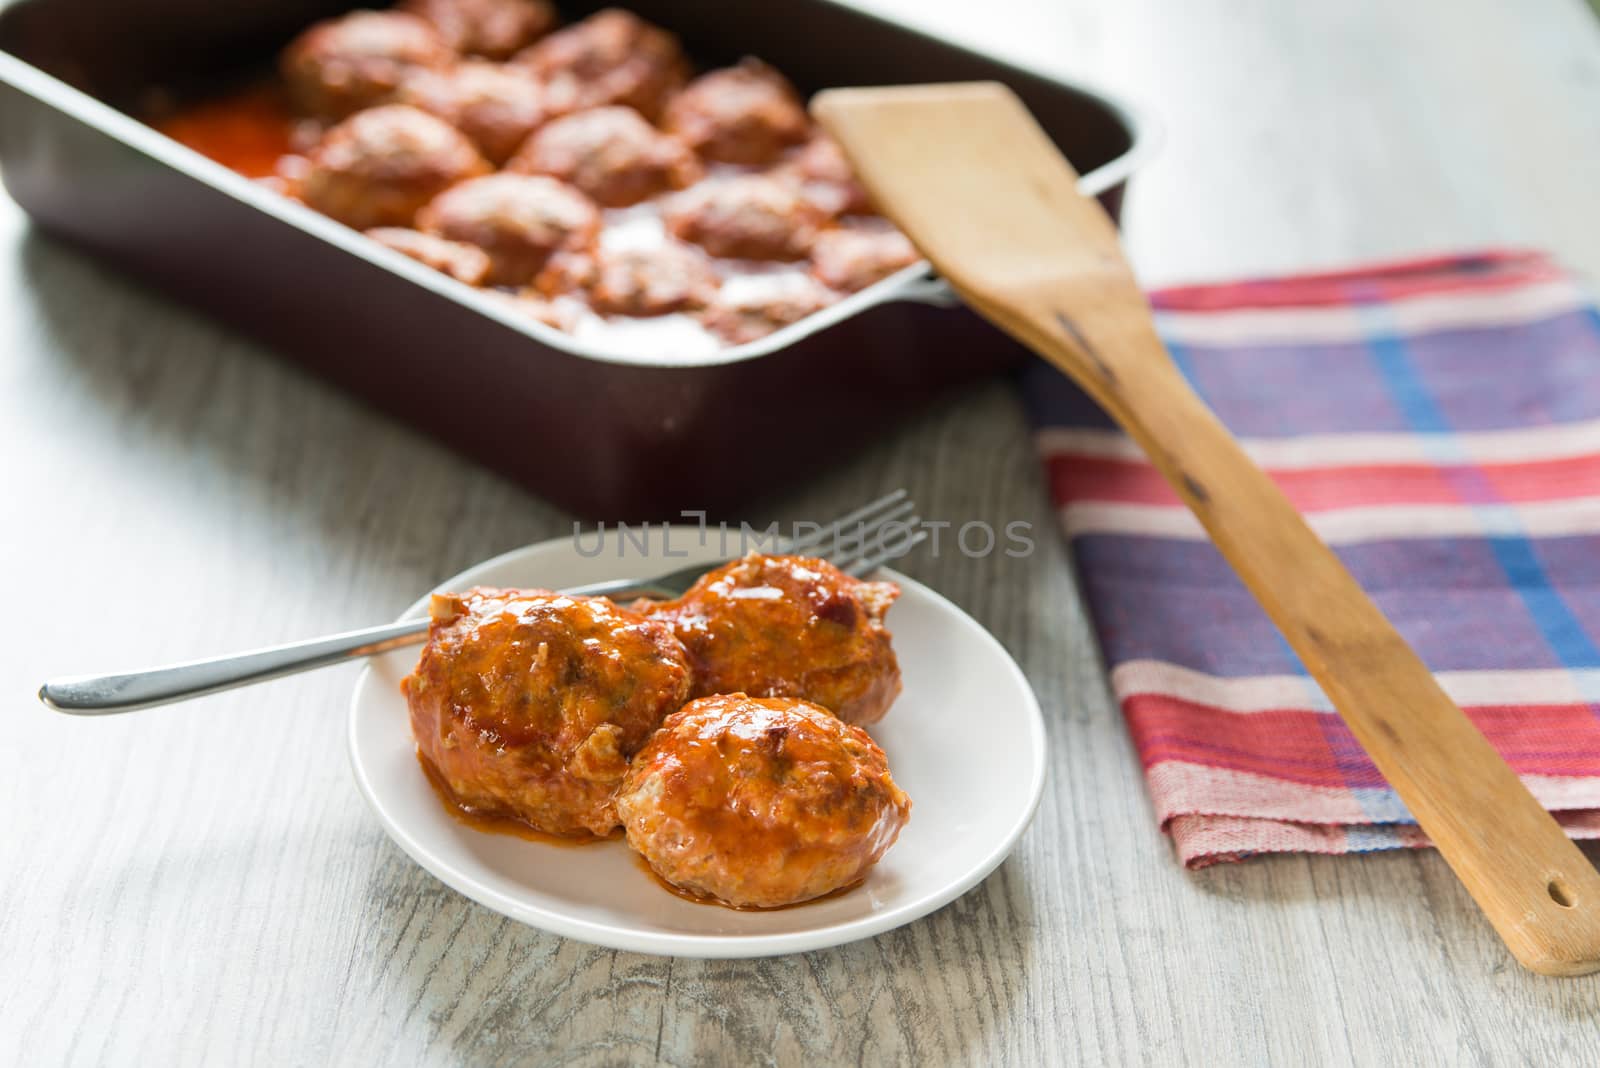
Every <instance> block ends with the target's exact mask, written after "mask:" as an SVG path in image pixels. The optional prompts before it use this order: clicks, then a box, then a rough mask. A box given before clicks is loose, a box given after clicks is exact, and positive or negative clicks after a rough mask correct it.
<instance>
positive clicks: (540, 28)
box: [399, 0, 556, 59]
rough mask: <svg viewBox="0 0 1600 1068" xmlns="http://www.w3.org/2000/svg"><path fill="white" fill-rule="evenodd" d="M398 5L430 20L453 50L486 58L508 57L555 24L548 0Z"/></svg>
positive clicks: (407, 1)
mask: <svg viewBox="0 0 1600 1068" xmlns="http://www.w3.org/2000/svg"><path fill="white" fill-rule="evenodd" d="M399 6H400V10H402V11H407V12H410V13H411V14H413V15H417V16H419V17H420V18H424V19H426V20H427V21H428V22H430V23H432V24H433V26H434V28H435V29H437V30H438V31H439V35H440V36H441V37H443V38H444V40H445V41H446V42H447V43H448V44H449V45H450V47H451V48H454V49H455V50H456V51H458V52H464V53H466V54H468V55H474V56H484V57H486V58H488V59H509V58H510V57H511V56H512V55H513V54H514V53H516V52H518V51H520V50H521V49H523V48H526V47H527V46H528V45H530V44H532V43H533V42H535V41H537V40H538V39H539V38H541V37H543V36H544V35H545V34H547V33H549V32H550V31H551V30H553V29H554V28H555V25H556V9H555V6H554V5H552V4H551V3H550V2H549V0H404V2H403V3H401V4H400V5H399Z"/></svg>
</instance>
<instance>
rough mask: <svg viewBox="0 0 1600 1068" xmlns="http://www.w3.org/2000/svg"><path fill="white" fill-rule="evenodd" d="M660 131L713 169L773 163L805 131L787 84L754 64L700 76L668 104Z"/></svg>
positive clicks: (802, 115) (796, 97)
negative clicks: (679, 141) (681, 142)
mask: <svg viewBox="0 0 1600 1068" xmlns="http://www.w3.org/2000/svg"><path fill="white" fill-rule="evenodd" d="M663 125H664V126H665V127H666V129H667V131H668V132H670V133H672V134H674V135H675V136H677V137H680V138H682V139H683V140H684V142H685V143H687V144H688V145H689V147H691V148H693V149H694V150H695V151H696V152H698V153H700V155H701V156H703V157H705V158H706V159H708V160H713V161H715V162H718V163H743V164H751V165H755V164H765V163H772V162H775V161H776V160H777V159H778V157H779V156H781V155H782V154H783V151H784V149H786V148H788V147H789V146H791V145H797V144H799V143H800V142H802V141H804V140H805V139H806V137H807V135H808V134H809V133H810V130H811V123H810V121H809V120H807V118H806V111H805V108H804V106H802V105H801V103H800V97H799V94H797V93H796V92H795V91H794V86H792V85H790V84H789V80H788V79H787V78H785V77H784V76H783V75H781V74H779V73H778V72H777V71H775V70H773V69H772V68H771V67H769V66H767V65H766V64H765V63H763V62H761V61H760V60H759V59H749V58H747V59H745V60H744V61H743V62H741V63H740V64H739V65H738V66H737V67H728V68H726V69H724V70H714V71H712V72H711V73H709V74H702V75H701V76H700V77H698V78H696V79H695V80H694V81H692V82H690V83H689V85H688V87H687V88H685V89H684V90H683V92H681V93H679V94H678V95H677V96H675V97H673V98H672V102H671V103H670V104H668V105H667V110H666V116H665V118H664V120H663Z"/></svg>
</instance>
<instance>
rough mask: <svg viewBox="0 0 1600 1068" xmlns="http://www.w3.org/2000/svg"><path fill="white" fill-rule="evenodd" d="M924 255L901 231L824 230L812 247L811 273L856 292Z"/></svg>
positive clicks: (842, 288)
mask: <svg viewBox="0 0 1600 1068" xmlns="http://www.w3.org/2000/svg"><path fill="white" fill-rule="evenodd" d="M921 258H922V257H921V256H920V255H919V254H918V252H917V249H916V246H914V245H912V243H911V241H910V239H909V238H907V237H906V235H905V234H902V233H901V232H900V231H899V230H894V229H888V228H884V229H864V228H849V229H838V230H824V231H823V232H822V233H821V234H819V235H817V241H816V244H814V245H812V246H811V273H812V274H813V275H815V276H816V279H817V281H819V282H821V283H822V284H823V285H825V286H832V287H833V288H834V289H839V290H843V291H844V292H846V293H854V292H855V291H856V290H858V289H865V288H867V287H868V286H870V285H871V284H872V283H874V282H878V281H882V280H883V279H885V278H887V277H889V276H890V275H891V274H894V272H896V271H898V270H900V269H901V268H902V267H909V266H911V265H912V264H913V263H916V262H917V260H919V259H921Z"/></svg>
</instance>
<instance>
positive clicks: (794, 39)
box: [0, 0, 1141, 518]
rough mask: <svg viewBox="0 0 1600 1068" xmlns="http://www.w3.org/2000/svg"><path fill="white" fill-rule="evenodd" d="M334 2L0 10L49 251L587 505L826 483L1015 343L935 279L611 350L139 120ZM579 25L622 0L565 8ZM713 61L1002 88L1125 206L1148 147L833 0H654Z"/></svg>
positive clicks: (23, 183)
mask: <svg viewBox="0 0 1600 1068" xmlns="http://www.w3.org/2000/svg"><path fill="white" fill-rule="evenodd" d="M352 6H354V5H352V4H350V3H348V2H346V3H339V2H337V0H320V2H319V0H231V2H229V3H217V2H216V0H23V2H21V3H17V4H14V5H12V6H10V7H8V8H6V9H5V10H3V11H0V174H3V177H4V180H5V184H6V186H7V188H9V189H10V191H11V193H12V195H13V196H14V197H15V198H16V200H17V202H18V203H20V204H21V205H22V207H23V208H24V209H25V210H26V211H27V212H28V214H29V215H31V216H32V217H33V219H34V220H35V221H36V222H37V223H38V225H40V226H41V227H43V228H44V229H45V230H47V231H49V232H50V233H52V234H56V235H59V236H60V237H62V238H65V239H67V240H69V241H71V242H73V243H75V244H77V245H80V246H82V247H84V248H86V249H89V250H90V251H92V252H94V253H96V254H98V255H100V256H103V257H104V258H106V259H107V260H110V261H112V262H114V263H116V264H118V265H120V266H121V267H122V268H124V269H126V270H127V271H129V272H130V273H132V274H133V275H134V276H136V277H138V278H139V279H141V280H144V281H147V282H149V283H150V284H151V285H153V286H156V287H158V288H160V289H163V290H167V291H169V292H172V293H175V294H177V295H178V296H180V297H181V298H183V299H184V300H186V301H189V302H192V303H193V304H196V305H198V306H199V307H201V308H204V309H206V310H207V311H209V312H211V313H213V314H215V315H216V316H218V317H219V318H221V319H224V320H226V321H228V322H230V323H234V324H237V325H238V326H239V327H241V328H243V329H244V330H246V331H248V332H250V333H251V334H254V335H255V336H257V337H259V338H261V339H263V340H265V341H266V342H268V343H269V344H271V345H273V346H274V347H276V348H277V349H278V350H280V351H281V352H283V353H284V354H285V355H288V356H291V357H293V358H294V359H296V360H297V361H299V362H300V363H302V364H304V365H305V366H307V367H309V368H311V369H312V370H314V371H315V372H316V373H318V374H320V375H322V376H323V377H325V378H327V379H329V380H331V381H334V382H337V383H338V384H340V385H341V386H344V387H345V388H346V389H348V390H350V391H351V392H353V393H356V394H358V395H359V396H361V397H364V398H366V399H367V400H368V401H370V402H371V403H372V404H374V405H376V406H378V407H379V408H381V409H383V410H385V411H388V412H391V413H393V414H394V415H396V416H399V417H400V418H402V419H404V420H406V421H407V422H409V423H412V424H414V425H416V426H418V427H421V428H423V429H424V430H426V431H427V432H429V433H431V434H433V435H435V436H436V437H438V438H440V439H441V440H443V441H445V442H448V443H449V444H451V445H452V446H454V447H455V448H457V449H459V450H461V451H462V452H464V453H466V454H468V455H470V456H473V457H476V458H477V459H479V460H481V461H483V462H484V463H486V464H489V465H491V466H493V467H495V468H498V469H499V470H501V471H503V472H505V473H506V474H507V475H510V476H511V477H512V478H515V479H517V480H518V481H519V482H522V483H523V484H525V485H527V486H528V487H529V488H530V489H532V490H534V491H535V492H537V493H540V494H542V495H544V496H545V497H547V498H549V499H550V500H552V501H554V502H556V503H558V504H561V505H563V506H565V507H567V508H570V509H573V510H574V511H576V512H578V513H581V514H584V515H588V516H597V517H605V518H651V517H657V518H659V517H667V516H672V515H675V514H676V513H677V512H678V510H680V509H686V508H705V509H710V510H713V511H716V510H719V509H726V508H727V507H729V506H731V505H732V504H734V503H736V502H737V501H739V500H740V499H741V498H745V497H748V496H751V495H753V494H755V493H757V492H760V491H763V490H769V489H774V488H776V487H777V486H778V485H780V484H782V483H783V482H784V481H785V480H789V479H793V478H795V477H796V476H799V475H803V474H805V473H807V472H810V471H813V470H815V469H817V468H818V467H819V466H820V465H823V464H825V463H827V462H828V461H830V460H832V459H835V458H837V457H839V456H841V455H843V454H845V453H846V452H847V451H849V450H850V449H851V448H853V447H855V446H857V445H859V444H860V443H861V442H863V441H864V440H866V439H867V438H869V437H870V436H872V435H873V434H874V433H875V432H878V431H879V430H880V429H882V428H884V427H885V426H887V425H889V424H891V423H892V422H893V421H894V420H895V419H896V418H897V417H900V416H902V415H904V414H906V413H908V412H910V411H911V410H913V409H915V408H916V407H918V406H919V405H921V404H923V403H924V402H926V401H927V400H929V399H930V398H932V397H934V396H936V395H938V394H940V393H941V392H944V391H947V390H949V389H951V388H952V387H953V386H954V385H955V384H957V383H959V382H962V381H966V380H970V379H973V378H975V377H978V376H982V375H987V374H991V373H993V372H995V371H998V370H1001V369H1003V368H1006V367H1009V366H1013V365H1014V364H1015V363H1016V362H1017V361H1018V360H1019V359H1020V358H1021V357H1022V353H1021V351H1020V350H1019V349H1018V348H1017V347H1016V345H1015V344H1014V343H1012V342H1010V341H1008V340H1006V339H1004V338H1003V337H1002V336H1001V335H1000V334H999V333H998V332H996V331H994V330H993V329H991V328H990V327H989V326H987V324H985V323H983V322H981V321H980V320H979V319H978V318H977V317H976V316H975V315H973V314H972V313H970V312H968V311H967V310H966V309H964V308H961V307H959V306H957V305H956V304H955V302H954V301H953V300H951V299H950V297H949V294H948V291H947V290H945V289H944V287H943V286H942V285H941V284H940V283H939V282H938V281H937V280H935V279H933V278H931V277H930V276H929V274H928V271H927V269H926V267H921V266H919V267H913V268H908V269H907V270H906V271H904V272H901V273H900V274H898V275H896V276H894V277H892V278H889V279H886V280H884V281H883V282H881V283H879V284H878V285H876V286H874V287H872V288H871V289H868V290H864V291H862V292H860V293H857V294H855V295H854V296H852V297H850V298H848V299H847V300H844V301H841V302H840V303H838V304H836V305H834V306H832V307H831V308H828V309H827V310H825V311H823V312H820V313H818V314H817V315H814V316H812V317H810V318H808V319H805V320H803V321H802V322H800V323H797V324H795V325H794V326H791V327H789V328H787V329H785V330H782V331H779V332H778V333H775V334H772V335H770V336H768V337H766V338H763V339H761V340H760V341H757V342H754V343H751V344H747V345H743V346H739V347H737V348H730V349H726V350H724V351H722V352H719V353H716V354H714V355H711V356H705V357H697V358H691V359H679V360H673V361H672V362H671V363H665V362H651V361H648V360H644V359H641V358H638V357H620V356H616V355H612V354H607V353H605V352H603V351H598V350H596V349H594V348H593V347H592V346H589V345H586V344H583V343H580V342H578V341H576V340H574V339H573V338H570V337H568V336H566V335H564V334H562V333H560V332H558V331H555V330H552V329H550V328H547V327H545V326H543V325H541V324H538V323H534V322H531V321H528V320H527V319H526V318H525V317H522V316H519V315H517V314H515V313H514V312H511V311H508V310H507V309H504V308H502V307H500V306H499V304H498V303H497V302H496V301H495V300H494V299H493V298H492V297H486V296H485V295H484V294H482V293H479V292H476V291H474V290H472V289H470V288H469V287H467V286H464V285H460V284H458V283H456V282H454V281H452V280H450V279H448V278H446V277H444V276H443V275H440V274H437V273H434V272H432V271H430V270H428V269H427V268H424V267H422V266H420V265H418V264H415V263H413V262H412V261H410V260H408V259H406V258H405V257H403V256H400V255H398V254H395V253H391V252H389V251H387V250H385V249H382V248H379V247H378V246H377V245H374V244H372V243H370V242H368V241H367V240H366V239H364V238H362V237H360V236H359V235H358V234H356V233H355V232H353V231H351V230H347V229H345V228H344V227H342V226H339V225H338V224H336V223H333V222H331V221H330V220H328V219H325V218H323V217H321V216H319V215H317V214H315V213H314V212H311V211H310V210H308V209H305V208H303V207H301V206H300V205H298V204H295V203H293V202H291V201H288V200H286V199H283V198H280V197H278V196H276V195H274V194H273V193H271V192H269V191H268V190H266V189H263V188H261V187H259V186H257V185H255V184H254V183H251V182H250V181H248V180H246V179H244V178H241V177H239V176H237V175H235V174H233V173H231V172H229V171H227V170H225V169H224V168H222V167H221V166H219V165H217V164H214V163H212V162H210V161H208V160H206V159H204V158H202V157H201V156H199V155H198V154H196V153H193V152H191V151H189V150H188V149H185V148H183V147H182V146H180V145H178V144H176V143H175V142H173V141H170V140H168V139H167V138H165V137H163V136H161V135H160V134H157V133H155V132H154V131H152V130H150V129H149V128H147V127H145V126H143V125H142V124H140V123H138V122H135V121H133V120H132V119H130V118H129V117H128V114H129V113H130V112H131V111H133V110H134V109H135V107H136V105H137V103H138V101H139V100H140V98H141V96H142V95H143V94H145V93H147V92H148V91H149V90H151V89H152V88H156V87H161V88H166V89H177V90H178V91H179V92H183V91H186V89H185V87H187V91H191V92H192V91H196V89H195V87H198V86H203V85H205V84H206V83H207V82H208V81H209V82H211V83H212V84H219V83H221V82H223V81H225V80H227V79H228V78H229V77H230V76H232V77H234V78H237V77H238V76H239V75H240V74H241V72H247V71H250V70H257V71H260V70H265V69H267V67H268V65H269V64H270V62H271V59H272V56H273V55H274V54H275V52H276V51H277V49H278V48H280V47H281V46H282V45H283V44H284V43H285V42H286V41H287V40H288V39H289V38H290V37H292V36H293V35H294V34H295V33H297V32H298V31H299V30H301V29H303V28H304V27H305V26H306V25H308V24H309V23H310V22H312V21H313V20H315V19H318V18H323V17H326V16H329V15H333V14H337V13H339V12H342V11H345V10H348V9H350V8H351V7H352ZM562 6H563V8H564V11H563V14H565V15H566V16H567V17H568V18H578V17H581V16H583V15H585V14H588V13H589V12H591V11H593V10H595V9H596V8H598V7H599V6H601V5H599V4H586V3H573V4H564V5H562ZM625 6H628V7H630V8H631V9H632V10H634V11H636V12H638V13H639V14H640V15H642V16H644V17H645V18H647V19H651V20H653V21H655V22H658V23H660V24H662V25H664V26H666V27H667V28H669V29H671V30H673V31H674V32H676V33H677V34H679V35H680V36H681V37H682V38H683V40H684V42H685V44H686V46H687V47H688V49H689V51H690V52H691V54H692V55H693V56H694V58H695V59H696V60H697V61H698V62H699V63H701V64H702V65H717V64H722V63H726V62H729V61H731V60H733V59H736V58H737V57H739V56H740V55H743V54H747V53H748V54H753V55H759V56H761V57H762V58H764V59H766V60H768V61H769V62H771V63H773V64H774V65H775V66H777V67H778V68H779V69H780V70H782V71H784V72H785V73H786V74H788V75H789V76H790V77H791V78H793V79H794V80H795V82H796V83H797V84H799V85H800V87H801V88H802V89H804V90H806V91H808V92H809V91H814V90H816V89H821V88H824V87H828V86H838V85H868V84H892V83H900V82H919V81H957V80H964V79H977V78H989V79H997V80H1000V81H1003V82H1006V83H1007V84H1009V85H1010V86H1011V87H1012V88H1014V89H1015V90H1016V91H1017V92H1018V93H1020V94H1021V95H1022V97H1023V99H1025V100H1026V101H1027V102H1028V104H1029V106H1030V107H1032V109H1033V110H1034V113H1035V114H1036V115H1037V116H1038V117H1039V121H1040V122H1041V123H1042V124H1043V125H1044V128H1045V129H1046V130H1047V131H1048V132H1049V134H1050V136H1051V137H1052V138H1053V139H1054V140H1055V141H1056V143H1057V144H1058V145H1059V146H1060V147H1061V148H1062V150H1063V151H1064V152H1065V153H1066V155H1067V157H1068V158H1069V159H1071V160H1072V161H1073V163H1074V164H1076V166H1077V167H1078V169H1079V171H1080V172H1082V173H1083V174H1084V175H1085V183H1086V188H1087V189H1088V190H1089V191H1090V192H1093V193H1096V194H1098V195H1100V196H1101V197H1102V199H1103V200H1104V201H1105V204H1106V207H1107V208H1109V209H1110V210H1111V212H1112V213H1113V215H1114V214H1115V213H1116V211H1117V208H1118V206H1119V204H1120V201H1121V194H1122V188H1123V182H1124V180H1125V179H1126V177H1127V175H1128V173H1129V172H1130V171H1131V170H1132V168H1133V166H1134V165H1135V163H1136V157H1137V155H1138V154H1139V149H1140V147H1141V146H1140V136H1139V126H1138V123H1137V122H1136V121H1135V119H1134V118H1133V117H1132V115H1131V114H1130V112H1129V110H1128V109H1127V108H1126V107H1125V106H1122V105H1119V104H1118V103H1115V102H1113V101H1111V100H1109V99H1107V98H1106V97H1104V96H1102V95H1100V94H1098V93H1093V92H1090V91H1088V90H1085V89H1081V88H1078V87H1076V86H1072V85H1068V84H1066V83H1064V82H1061V81H1059V80H1055V79H1051V78H1047V77H1044V76H1041V75H1039V74H1037V73H1033V72H1030V71H1025V70H1022V69H1019V68H1016V67H1013V66H1010V65H1008V64H1005V63H1002V62H1000V61H998V60H995V59H992V58H989V57H987V56H983V55H979V54H977V53H975V52H971V51H967V50H965V49H962V48H959V47H957V46H955V45H952V44H949V43H947V42H944V41H940V40H936V39H934V38H931V37H928V36H925V35H923V34H919V33H917V32H914V31H912V30H910V29H907V28H905V27H903V26H899V25H896V24H893V23H890V22H885V21H883V20H881V19H878V18H874V17H872V16H869V15H866V14H863V13H861V12H858V11H855V10H853V9H851V8H848V7H845V6H841V5H839V4H837V3H834V2H831V0H790V2H787V3H783V4H764V3H750V2H749V0H701V2H686V0H638V2H635V3H631V4H627V5H625Z"/></svg>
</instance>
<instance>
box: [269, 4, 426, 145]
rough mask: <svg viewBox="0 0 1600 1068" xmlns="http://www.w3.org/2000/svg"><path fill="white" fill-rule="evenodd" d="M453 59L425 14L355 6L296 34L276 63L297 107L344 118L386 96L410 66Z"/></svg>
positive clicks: (325, 116)
mask: <svg viewBox="0 0 1600 1068" xmlns="http://www.w3.org/2000/svg"><path fill="white" fill-rule="evenodd" d="M454 61H455V53H454V52H452V51H451V50H450V46H449V45H447V44H446V43H445V42H444V39H443V38H442V37H440V36H439V33H438V31H437V30H435V29H434V28H433V26H431V25H430V24H429V23H428V22H426V21H425V20H423V19H420V18H417V17H416V16H415V15H408V14H406V13H404V12H400V11H356V12H352V13H351V14H348V15H345V16H343V17H342V18H336V19H329V20H327V21H325V22H319V23H317V24H316V25H315V26H312V27H311V28H310V29H309V30H307V31H305V32H304V33H302V34H301V35H300V36H299V37H297V38H295V40H294V41H293V42H292V43H291V44H290V45H289V47H288V48H287V49H285V50H284V52H283V57H282V60H281V63H280V67H281V69H282V72H283V78H284V81H285V82H286V83H287V85H288V88H289V94H290V96H291V97H292V98H293V99H294V101H295V103H296V104H297V105H298V106H299V107H300V108H301V109H303V110H304V111H306V112H309V113H310V114H312V115H317V116H320V117H321V118H324V119H342V118H344V117H345V116H346V115H349V114H351V113H353V112H356V111H359V110H361V109H362V108H368V107H372V106H374V105H376V104H382V103H386V102H388V101H389V99H390V98H391V97H392V96H393V94H394V91H395V90H396V89H398V88H399V87H400V83H401V82H402V81H403V80H404V79H405V78H406V76H407V75H409V74H411V73H412V72H413V71H416V70H422V69H441V68H444V67H448V66H450V65H451V64H452V63H453V62H454Z"/></svg>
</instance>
